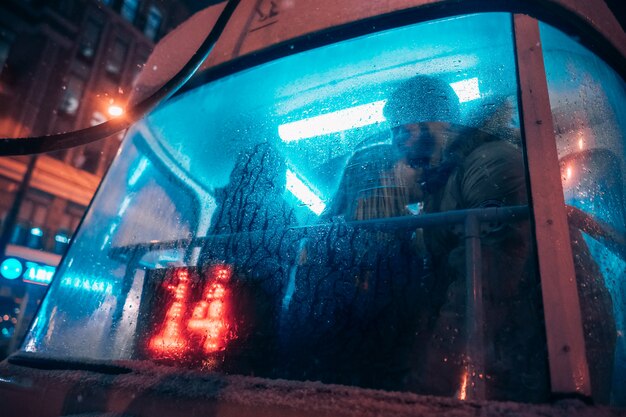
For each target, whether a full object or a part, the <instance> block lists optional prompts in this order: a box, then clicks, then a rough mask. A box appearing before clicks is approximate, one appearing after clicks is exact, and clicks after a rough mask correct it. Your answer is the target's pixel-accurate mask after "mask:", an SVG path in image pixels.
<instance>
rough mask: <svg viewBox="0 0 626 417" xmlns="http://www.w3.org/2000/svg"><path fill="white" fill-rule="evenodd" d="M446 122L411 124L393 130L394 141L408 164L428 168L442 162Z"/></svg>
mask: <svg viewBox="0 0 626 417" xmlns="http://www.w3.org/2000/svg"><path fill="white" fill-rule="evenodd" d="M448 126H449V124H448V123H445V122H423V123H409V124H404V125H400V126H397V127H395V128H393V129H392V130H391V132H392V140H393V143H394V145H395V146H396V147H397V148H398V150H399V151H400V153H401V154H402V155H404V156H405V157H406V161H407V164H408V165H409V166H411V167H413V168H427V167H430V166H435V165H438V164H439V163H440V162H441V154H442V148H443V143H444V140H445V132H446V129H447V128H448Z"/></svg>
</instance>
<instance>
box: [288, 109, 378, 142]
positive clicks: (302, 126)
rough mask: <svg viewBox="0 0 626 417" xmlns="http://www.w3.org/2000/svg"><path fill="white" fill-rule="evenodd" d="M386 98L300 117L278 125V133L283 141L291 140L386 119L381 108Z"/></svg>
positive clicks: (339, 130)
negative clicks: (308, 116) (305, 117)
mask: <svg viewBox="0 0 626 417" xmlns="http://www.w3.org/2000/svg"><path fill="white" fill-rule="evenodd" d="M386 103H387V100H380V101H375V102H373V103H368V104H362V105H360V106H355V107H350V108H347V109H342V110H338V111H335V112H332V113H326V114H322V115H319V116H315V117H310V118H308V119H302V120H298V121H295V122H291V123H285V124H283V125H280V126H278V135H279V136H280V138H281V139H282V140H283V142H293V141H296V140H300V139H306V138H312V137H315V136H322V135H328V134H330V133H336V132H341V131H344V130H349V129H355V128H357V127H362V126H367V125H371V124H374V123H381V122H384V121H386V120H387V119H385V116H384V115H383V108H384V107H385V104H386Z"/></svg>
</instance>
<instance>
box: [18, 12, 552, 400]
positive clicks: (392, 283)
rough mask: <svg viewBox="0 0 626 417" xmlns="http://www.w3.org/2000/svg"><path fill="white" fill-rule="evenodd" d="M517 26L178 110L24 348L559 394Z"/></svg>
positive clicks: (468, 22) (107, 195) (288, 70)
mask: <svg viewBox="0 0 626 417" xmlns="http://www.w3.org/2000/svg"><path fill="white" fill-rule="evenodd" d="M510 22H511V17H510V15H508V14H484V15H473V16H464V17H458V18H453V19H445V20H439V21H435V22H429V23H423V24H417V25H413V26H408V27H403V28H398V29H393V30H388V31H384V32H380V33H376V34H371V35H368V36H363V37H360V38H356V39H352V40H347V41H342V42H338V43H335V44H331V45H328V46H325V47H321V48H318V49H313V50H310V51H306V52H302V53H297V54H294V55H291V56H288V57H285V58H282V59H278V60H275V61H272V62H269V63H265V64H262V65H259V66H257V67H254V68H251V69H248V70H245V71H242V72H239V73H236V74H233V75H230V76H227V77H225V78H222V79H219V80H216V81H211V82H209V83H205V84H204V85H202V86H200V87H196V88H194V89H192V90H189V91H187V92H185V93H183V94H180V95H179V96H177V97H175V98H174V99H172V100H170V101H169V102H168V103H166V104H164V105H162V106H161V107H160V108H159V109H157V110H156V111H155V112H154V113H153V114H151V115H150V116H149V117H147V118H146V119H145V120H143V121H142V122H141V123H139V124H138V125H136V126H135V127H134V128H133V129H132V130H131V131H130V132H129V134H128V135H127V137H126V139H125V142H124V144H123V149H122V151H121V154H120V156H119V157H118V158H117V159H116V161H115V162H114V164H113V166H112V168H111V170H110V171H109V173H108V175H107V177H106V178H105V180H104V182H103V184H102V186H101V188H100V190H99V192H98V194H97V196H96V198H95V200H94V202H93V204H92V206H91V208H90V209H89V212H88V214H87V216H86V218H85V220H84V222H83V226H82V227H81V228H80V230H79V231H78V233H77V235H76V237H75V239H74V240H73V243H72V246H71V248H70V250H69V253H68V255H67V256H66V258H65V261H64V262H63V264H62V266H61V267H60V269H59V273H58V274H57V276H56V278H55V280H54V282H53V284H52V287H51V290H50V293H49V296H48V298H47V299H46V301H45V302H44V304H43V306H42V309H41V311H40V313H39V316H38V318H37V321H36V322H35V324H34V326H33V328H32V331H31V333H30V335H29V337H28V338H27V340H26V342H25V344H24V347H23V349H24V350H26V351H29V352H41V353H44V354H47V355H52V356H60V357H72V358H76V357H84V358H90V359H99V360H111V359H142V360H153V361H157V362H160V363H166V364H170V365H172V366H180V367H192V368H201V369H205V370H216V371H220V372H226V373H235V374H244V375H255V376H264V377H272V378H286V379H296V380H321V381H324V382H329V383H340V384H349V385H356V386H363V387H371V388H381V389H392V390H403V391H413V392H418V393H427V394H437V395H444V396H457V397H459V398H470V397H474V398H477V397H481V396H485V397H487V398H493V399H514V400H522V401H541V400H543V399H545V398H546V397H547V393H548V376H547V359H546V353H545V340H544V338H545V336H544V333H545V330H544V326H543V320H542V314H541V294H540V287H539V279H538V276H537V267H536V259H535V258H536V257H535V254H534V246H533V239H532V235H531V229H530V226H529V208H528V206H527V204H528V198H527V190H526V188H525V183H526V177H525V167H524V163H523V158H522V144H521V143H522V140H521V137H520V131H519V116H518V109H517V96H516V94H517V87H516V78H515V64H514V56H513V45H512V33H511V23H510ZM200 77H202V75H200ZM468 293H476V294H482V296H481V297H477V298H475V299H468V297H467V294H468ZM85 341H89V342H88V343H86V342H85ZM483 393H484V394H483Z"/></svg>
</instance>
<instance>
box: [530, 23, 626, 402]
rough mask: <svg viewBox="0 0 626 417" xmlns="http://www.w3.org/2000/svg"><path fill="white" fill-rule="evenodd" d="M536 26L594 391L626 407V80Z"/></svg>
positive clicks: (545, 28) (554, 32)
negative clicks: (544, 71) (625, 312)
mask: <svg viewBox="0 0 626 417" xmlns="http://www.w3.org/2000/svg"><path fill="white" fill-rule="evenodd" d="M540 29H541V38H542V44H543V53H544V62H545V66H546V73H547V79H548V91H549V94H550V106H551V108H552V114H553V120H554V130H555V135H556V140H557V149H558V155H559V159H560V165H561V172H562V182H563V193H564V195H565V204H566V206H567V211H568V220H569V225H570V237H571V243H572V251H573V254H574V266H575V268H576V279H577V285H578V295H579V298H580V305H581V310H582V318H583V326H584V335H585V344H586V351H587V361H588V363H589V368H590V369H589V370H590V374H591V385H592V391H593V397H594V400H596V401H598V402H600V403H608V402H612V403H613V404H620V405H626V349H625V347H626V345H625V339H624V309H625V308H626V302H625V301H624V300H625V298H624V297H625V296H626V239H625V237H626V235H625V234H624V230H625V224H624V219H625V217H624V216H625V214H626V212H625V210H624V186H625V185H626V183H625V182H624V179H625V178H624V168H625V166H626V165H625V164H626V159H625V153H624V139H625V132H626V113H624V107H625V106H626V85H625V84H624V80H623V79H621V78H620V77H619V75H617V74H616V73H615V71H613V70H612V69H611V68H610V67H609V66H608V65H607V64H605V63H604V62H603V61H602V60H600V59H599V58H598V57H597V56H595V55H594V54H593V53H592V52H590V51H589V50H588V49H586V48H584V47H582V46H581V45H579V44H578V43H577V42H576V41H574V40H572V39H570V38H569V37H567V36H566V35H565V34H563V33H562V32H560V31H558V30H556V29H554V28H552V27H550V26H548V25H541V26H540Z"/></svg>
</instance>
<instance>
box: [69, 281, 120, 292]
mask: <svg viewBox="0 0 626 417" xmlns="http://www.w3.org/2000/svg"><path fill="white" fill-rule="evenodd" d="M61 286H62V287H66V288H73V289H76V290H81V291H88V292H99V293H105V294H111V293H112V292H113V285H112V284H111V283H110V282H108V281H107V280H104V279H97V278H81V277H64V278H63V279H62V280H61Z"/></svg>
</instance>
